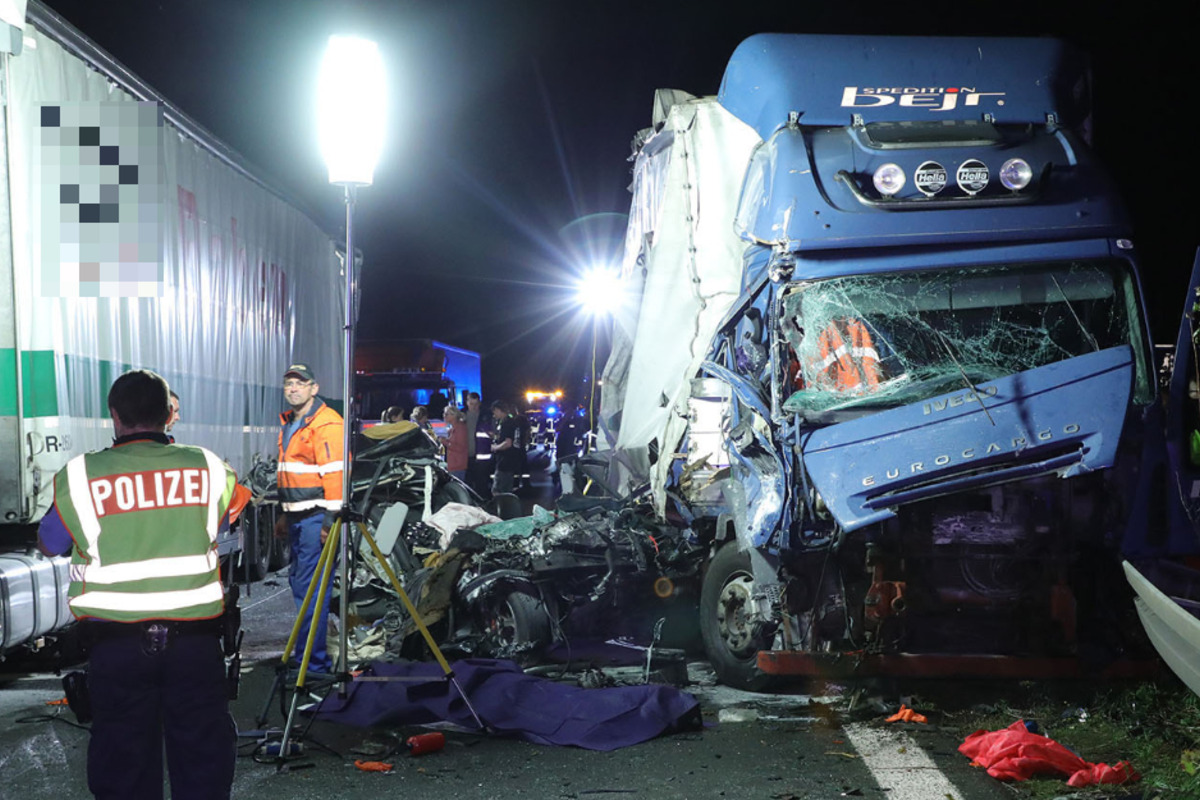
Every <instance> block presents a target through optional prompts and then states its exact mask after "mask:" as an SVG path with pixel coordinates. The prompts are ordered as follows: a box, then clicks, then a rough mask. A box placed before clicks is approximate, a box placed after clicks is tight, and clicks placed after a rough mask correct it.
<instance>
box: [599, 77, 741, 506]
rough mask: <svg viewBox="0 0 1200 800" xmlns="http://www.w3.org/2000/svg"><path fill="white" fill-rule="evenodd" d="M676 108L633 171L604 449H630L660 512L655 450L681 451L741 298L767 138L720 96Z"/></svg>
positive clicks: (661, 472) (686, 100)
mask: <svg viewBox="0 0 1200 800" xmlns="http://www.w3.org/2000/svg"><path fill="white" fill-rule="evenodd" d="M663 97H665V95H663V94H662V93H660V94H659V98H660V99H661V98H663ZM670 99H671V101H672V102H674V105H671V106H670V108H669V111H667V112H666V113H665V117H664V118H663V119H662V127H661V129H659V130H657V131H656V132H655V133H654V134H653V135H652V136H650V137H649V138H648V139H647V140H646V142H645V144H644V145H643V147H642V149H641V151H640V152H639V153H638V156H637V163H636V165H635V167H634V182H633V195H634V196H633V203H632V206H631V209H630V215H629V219H630V222H629V230H628V232H627V235H626V241H625V248H626V251H625V259H624V273H625V278H626V280H627V282H628V285H629V286H630V287H631V291H632V292H633V293H634V294H635V295H636V299H635V300H634V302H632V303H630V305H629V306H628V307H626V308H623V309H621V310H620V311H619V312H618V313H617V315H616V317H615V323H614V332H613V352H612V356H611V357H610V358H609V361H608V365H607V366H606V368H605V372H604V395H603V398H602V404H601V426H602V428H603V429H604V433H605V434H606V435H605V436H604V437H603V439H604V444H603V445H602V446H607V447H612V448H613V449H615V450H618V451H620V454H621V459H622V461H623V462H624V463H625V464H626V466H628V467H629V468H631V470H632V471H633V473H634V476H633V477H634V478H635V479H641V480H644V479H646V478H652V487H653V489H654V495H655V502H656V506H657V507H658V509H659V510H660V511H661V510H662V508H663V506H664V504H665V493H664V491H663V486H664V482H665V478H666V476H667V474H668V470H669V469H670V467H671V464H672V459H670V458H665V457H664V458H660V459H659V460H658V461H657V463H656V464H655V466H654V468H653V475H652V474H651V467H650V463H649V458H648V448H649V446H650V443H651V442H653V441H655V440H657V441H658V445H659V450H660V452H662V453H664V454H665V453H670V452H673V451H674V448H675V447H676V445H677V444H678V442H679V440H680V438H681V437H682V435H683V432H684V430H685V428H686V425H687V422H686V419H685V417H686V414H687V397H688V387H689V380H690V379H691V378H693V377H695V376H696V374H697V371H698V370H699V366H700V362H701V361H702V360H703V359H704V357H705V355H706V353H707V350H708V346H709V343H710V341H711V340H712V337H713V334H714V333H715V331H716V328H717V325H718V324H719V323H720V321H721V319H722V318H723V317H724V315H725V314H726V312H727V311H728V310H729V308H730V306H731V304H732V303H733V301H734V300H735V299H736V298H737V296H738V293H739V291H740V289H741V277H742V255H743V252H744V251H745V248H746V242H744V241H742V239H741V238H739V236H738V234H737V233H736V231H735V230H734V218H735V216H736V212H737V198H738V194H739V190H740V188H741V184H742V179H743V176H744V174H745V171H746V166H747V164H748V163H749V161H750V156H751V153H752V152H753V150H754V148H755V147H756V146H757V145H758V144H759V143H760V141H761V140H760V139H759V137H758V134H757V133H755V132H754V130H753V129H751V128H750V127H749V126H748V125H746V124H745V123H743V122H741V121H740V120H738V119H737V118H736V117H734V116H733V115H732V114H730V113H729V112H728V111H726V110H725V109H724V108H722V107H721V105H720V104H719V103H717V101H716V99H715V98H711V97H708V98H699V99H697V98H691V97H688V96H686V95H683V94H682V93H674V94H672V95H671V96H670ZM680 100H682V102H679V101H680ZM665 104H666V103H665V101H664V102H663V103H657V100H656V108H658V105H665ZM658 116H662V111H661V109H660V110H658V111H656V117H658Z"/></svg>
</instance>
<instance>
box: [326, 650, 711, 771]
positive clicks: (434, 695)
mask: <svg viewBox="0 0 1200 800" xmlns="http://www.w3.org/2000/svg"><path fill="white" fill-rule="evenodd" d="M451 666H452V668H453V670H454V674H455V676H456V677H457V678H458V682H459V684H460V685H461V686H462V688H463V691H464V692H466V694H467V696H468V697H469V698H470V699H471V704H472V705H473V706H474V707H475V710H476V711H477V712H478V713H479V716H480V717H481V718H482V719H483V722H484V724H486V725H487V726H488V727H489V728H490V729H492V730H493V731H495V732H497V733H503V734H509V735H513V736H517V737H518V738H521V739H524V740H525V741H528V742H533V743H535V744H555V745H574V746H576V747H583V748H586V749H588V750H616V749H617V748H620V747H627V746H628V745H631V744H638V743H639V742H644V741H646V740H648V739H653V738H654V737H656V736H660V735H662V734H664V733H674V732H676V731H680V730H695V729H698V728H699V727H700V726H701V719H700V706H699V704H698V703H697V702H696V698H694V697H693V696H692V695H690V694H687V693H686V692H681V691H679V690H678V689H675V688H674V687H671V686H618V687H614V688H608V689H581V688H579V687H578V686H568V685H566V684H562V683H556V682H554V681H551V680H547V679H545V678H539V677H537V676H534V675H526V674H525V673H524V672H522V671H521V668H520V667H518V666H517V665H516V664H514V663H513V662H511V661H496V660H491V659H483V658H475V659H465V660H463V661H456V662H455V663H454V664H453V665H451ZM363 675H364V676H377V677H395V676H401V677H428V678H429V679H430V680H429V682H428V683H413V682H411V681H390V682H385V681H363V682H355V683H353V684H351V685H350V687H349V690H348V692H347V694H346V698H345V699H344V700H341V699H339V698H338V697H337V694H336V693H331V694H330V696H329V697H327V698H326V699H325V702H324V703H323V704H322V708H321V709H320V711H319V712H318V715H319V716H320V717H321V718H322V719H327V720H330V721H333V722H340V723H344V724H347V725H356V726H362V727H366V726H371V725H421V724H425V723H430V722H438V721H446V722H452V723H454V724H456V725H459V726H462V727H464V728H477V727H478V725H477V724H476V722H475V719H474V717H472V716H471V712H470V710H469V709H468V708H467V706H466V703H464V702H463V699H462V697H461V696H460V695H459V693H458V689H457V688H455V687H454V686H453V685H452V684H449V683H448V682H447V681H446V680H445V679H444V678H443V677H442V671H441V668H439V667H438V665H437V664H432V663H425V662H410V663H403V664H388V663H384V662H377V663H374V664H372V665H371V666H370V667H369V668H368V669H367V670H365V671H364V672H363Z"/></svg>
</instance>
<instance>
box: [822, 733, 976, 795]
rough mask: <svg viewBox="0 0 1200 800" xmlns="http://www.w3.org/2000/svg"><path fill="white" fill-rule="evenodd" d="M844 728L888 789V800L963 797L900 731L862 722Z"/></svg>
mask: <svg viewBox="0 0 1200 800" xmlns="http://www.w3.org/2000/svg"><path fill="white" fill-rule="evenodd" d="M844 730H845V731H846V737H847V738H848V739H849V740H850V743H851V744H853V745H854V749H855V750H857V751H858V754H859V755H860V756H862V760H863V763H864V764H866V766H867V769H869V770H870V771H871V775H872V776H874V778H875V782H876V783H878V784H879V788H881V789H884V790H885V791H887V793H888V794H887V796H888V800H945V799H947V798H951V799H952V800H962V798H963V797H964V796H965V795H963V794H962V793H961V792H960V791H959V790H958V789H957V788H956V787H955V786H954V784H953V783H951V782H950V779H949V778H947V777H946V776H945V775H943V774H942V772H941V770H939V769H938V768H937V765H936V764H934V763H933V759H931V758H930V757H929V755H928V754H927V753H926V752H925V751H924V750H922V749H921V746H920V745H919V744H917V743H916V741H915V740H914V739H913V738H912V737H911V736H909V735H908V734H907V733H905V732H904V731H903V730H899V729H895V728H892V729H881V728H873V727H869V726H867V725H862V724H854V725H847V726H845V728H844Z"/></svg>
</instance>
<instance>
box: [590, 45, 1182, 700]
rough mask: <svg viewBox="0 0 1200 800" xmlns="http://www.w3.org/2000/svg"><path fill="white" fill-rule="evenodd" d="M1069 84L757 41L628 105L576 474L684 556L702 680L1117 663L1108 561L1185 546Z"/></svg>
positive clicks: (1000, 49)
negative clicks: (645, 108)
mask: <svg viewBox="0 0 1200 800" xmlns="http://www.w3.org/2000/svg"><path fill="white" fill-rule="evenodd" d="M1089 81H1090V73H1089V69H1088V64H1087V60H1086V58H1085V56H1084V55H1083V54H1082V53H1080V52H1079V51H1077V50H1075V49H1073V48H1072V47H1071V46H1069V45H1067V44H1064V43H1062V42H1059V41H1055V40H1052V39H1043V38H1039V39H1032V38H995V39H985V38H970V39H967V38H961V39H960V38H910V37H859V36H810V35H784V34H767V35H757V36H753V37H751V38H749V39H747V40H746V41H745V42H743V43H742V44H741V45H740V46H739V47H738V48H737V50H736V51H735V52H734V54H733V56H732V58H731V59H730V62H729V65H728V67H727V69H726V71H725V75H724V78H723V80H722V83H721V86H720V91H719V93H718V95H717V96H716V97H693V96H691V95H689V94H686V93H684V92H680V91H672V90H660V91H659V92H658V93H657V95H656V97H655V103H654V112H653V127H652V128H650V129H647V130H645V131H642V132H641V133H639V134H638V136H637V138H636V139H635V141H634V149H635V156H634V162H635V163H634V169H633V182H632V186H631V190H632V192H633V202H632V207H631V211H630V218H629V225H628V229H627V234H626V242H625V255H624V262H623V276H624V278H625V280H626V282H627V288H628V292H629V296H630V297H631V298H633V299H632V302H631V303H629V304H627V305H626V306H625V307H624V308H623V309H622V310H621V311H620V312H618V314H617V316H616V318H615V322H614V344H613V352H612V355H611V357H610V360H609V362H608V364H607V366H606V369H605V373H604V384H603V386H604V395H603V398H602V407H601V415H600V440H601V452H600V454H599V456H600V459H601V461H602V462H603V465H604V478H603V481H602V482H603V483H605V484H607V485H608V486H610V487H612V488H613V489H614V490H615V491H616V492H618V493H620V494H636V493H637V492H638V491H643V490H644V488H645V487H646V486H648V487H649V494H650V496H651V497H652V501H653V504H654V508H655V511H656V513H657V514H658V516H659V517H660V518H662V519H664V520H670V521H674V522H675V523H676V524H678V525H680V526H682V527H684V528H686V529H687V531H688V532H689V535H690V536H692V537H693V538H694V539H695V540H696V541H698V542H700V543H703V544H705V545H707V546H708V547H709V548H710V550H711V553H712V556H711V559H710V560H709V562H708V564H707V568H706V571H705V575H704V579H703V585H702V589H701V603H700V628H701V634H702V636H703V640H704V644H705V648H706V650H707V652H708V655H709V656H710V658H711V660H712V663H713V665H714V667H715V668H716V671H717V673H718V675H719V676H720V678H721V679H722V680H723V681H724V682H726V683H729V684H732V685H735V686H741V687H746V688H756V687H762V686H764V685H766V683H767V682H769V681H770V680H771V679H772V678H773V676H778V675H809V676H818V675H830V674H842V673H853V674H872V673H879V672H886V673H889V674H915V675H922V676H936V675H971V674H996V673H997V672H999V673H1001V674H1009V675H1020V676H1025V677H1032V676H1037V675H1042V676H1067V675H1072V674H1077V673H1079V672H1080V671H1081V670H1089V669H1099V668H1101V667H1103V666H1105V665H1108V664H1111V663H1113V662H1114V661H1119V660H1120V659H1122V658H1125V657H1127V656H1130V655H1134V654H1137V653H1140V652H1141V651H1140V650H1139V648H1140V647H1141V646H1142V644H1143V643H1144V640H1142V641H1139V636H1140V628H1139V626H1138V623H1137V618H1136V615H1134V613H1133V608H1132V604H1131V603H1130V592H1129V589H1128V587H1127V585H1126V583H1125V580H1124V578H1123V577H1122V574H1121V561H1122V558H1130V559H1133V560H1136V559H1151V558H1158V557H1163V556H1178V555H1186V554H1188V553H1194V552H1195V551H1196V538H1195V535H1194V533H1193V527H1192V526H1191V524H1190V519H1191V516H1190V515H1189V513H1188V511H1187V506H1188V503H1187V502H1186V495H1187V494H1188V492H1191V489H1190V488H1188V487H1191V486H1193V485H1198V486H1200V481H1198V482H1195V483H1192V482H1189V481H1191V478H1189V477H1188V475H1187V474H1184V473H1186V471H1187V469H1185V468H1190V469H1191V470H1192V473H1196V472H1197V470H1196V468H1194V467H1188V465H1187V464H1186V461H1187V453H1186V452H1185V451H1183V452H1181V451H1180V448H1179V447H1178V446H1176V447H1174V448H1167V447H1165V443H1164V437H1165V436H1167V435H1168V434H1171V433H1173V434H1174V436H1175V441H1176V442H1178V438H1179V436H1181V435H1183V432H1184V429H1185V428H1186V422H1181V421H1180V419H1179V414H1178V413H1173V414H1172V415H1171V420H1173V421H1174V422H1172V425H1174V427H1173V428H1172V427H1171V426H1170V425H1168V424H1167V423H1168V420H1167V414H1166V413H1165V411H1164V405H1165V404H1164V402H1163V397H1162V394H1161V392H1160V389H1159V387H1158V385H1157V384H1158V381H1157V370H1156V366H1155V363H1154V356H1153V348H1152V344H1151V338H1150V329H1149V326H1148V324H1147V317H1146V312H1145V304H1144V300H1143V296H1142V289H1141V286H1142V282H1141V277H1140V274H1141V272H1140V271H1141V267H1140V266H1139V263H1138V250H1137V248H1136V247H1135V245H1134V239H1133V238H1132V232H1131V229H1130V225H1129V221H1128V218H1127V216H1126V213H1125V211H1124V209H1123V208H1122V205H1121V202H1120V200H1119V198H1118V196H1117V193H1116V191H1115V189H1114V186H1113V184H1112V181H1111V179H1110V177H1109V176H1108V175H1107V174H1106V172H1105V170H1104V168H1103V167H1102V165H1101V164H1100V163H1098V162H1097V160H1096V158H1095V157H1094V155H1093V154H1092V153H1091V151H1090V149H1089V143H1090V135H1091V126H1092V114H1091V107H1090V84H1089ZM1181 341H1183V340H1182V339H1181ZM1184 360H1185V361H1186V362H1187V363H1192V364H1194V361H1193V360H1189V359H1184ZM1181 380H1184V382H1185V383H1186V380H1185V379H1180V378H1177V379H1176V380H1175V384H1177V385H1176V386H1175V389H1176V392H1175V393H1176V394H1177V395H1179V394H1180V393H1181V392H1184V391H1185V390H1186V386H1184V387H1183V389H1180V386H1179V384H1180V381H1181ZM1193 405H1195V401H1193ZM1196 416H1197V415H1196V411H1195V409H1193V411H1192V417H1196ZM1193 422H1195V420H1194V419H1193ZM1189 474H1190V473H1189ZM1193 477H1195V475H1193ZM1192 494H1193V495H1196V496H1200V493H1197V492H1192ZM1181 500H1182V502H1181ZM1191 502H1192V503H1193V504H1195V502H1196V501H1195V500H1194V499H1193V500H1192V501H1191ZM1172 523H1174V524H1172ZM998 655H999V656H1006V658H1000V659H997V658H996V656H998Z"/></svg>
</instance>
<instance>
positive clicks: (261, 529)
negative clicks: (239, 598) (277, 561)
mask: <svg viewBox="0 0 1200 800" xmlns="http://www.w3.org/2000/svg"><path fill="white" fill-rule="evenodd" d="M264 517H265V515H263V514H256V515H255V517H254V522H253V524H251V525H248V526H247V529H246V531H245V535H244V539H245V542H246V549H245V550H243V551H242V563H241V564H240V565H239V566H238V577H239V578H242V577H245V575H246V565H247V563H249V565H250V569H249V573H250V580H252V581H261V580H262V579H263V578H265V577H267V573H268V572H269V571H270V561H271V545H272V544H273V542H272V540H273V539H274V538H275V537H274V535H273V534H274V532H273V531H272V529H271V526H270V525H268V524H267V520H266V519H265V518H264ZM246 522H250V520H249V519H247V520H246ZM243 524H244V523H243Z"/></svg>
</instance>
